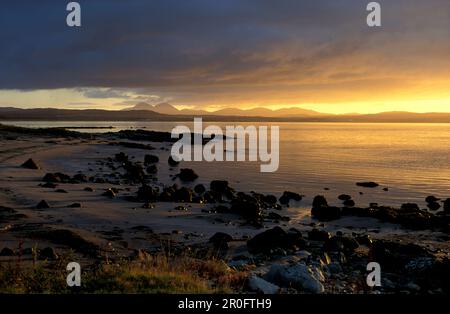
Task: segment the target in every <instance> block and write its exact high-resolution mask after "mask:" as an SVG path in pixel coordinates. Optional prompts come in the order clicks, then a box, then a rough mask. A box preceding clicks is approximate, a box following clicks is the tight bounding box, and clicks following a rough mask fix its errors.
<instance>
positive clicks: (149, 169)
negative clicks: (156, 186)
mask: <svg viewBox="0 0 450 314" xmlns="http://www.w3.org/2000/svg"><path fill="white" fill-rule="evenodd" d="M146 171H147V173H148V174H156V173H157V172H158V168H157V167H156V165H150V166H148V167H147V169H146Z"/></svg>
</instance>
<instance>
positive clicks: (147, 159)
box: [144, 155, 159, 165]
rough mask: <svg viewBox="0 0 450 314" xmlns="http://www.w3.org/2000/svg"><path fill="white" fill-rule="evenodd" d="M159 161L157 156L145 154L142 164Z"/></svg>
mask: <svg viewBox="0 0 450 314" xmlns="http://www.w3.org/2000/svg"><path fill="white" fill-rule="evenodd" d="M158 162H159V157H158V156H155V155H145V157H144V165H149V164H156V163H158Z"/></svg>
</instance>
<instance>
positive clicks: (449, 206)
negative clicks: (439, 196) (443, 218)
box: [444, 198, 450, 214]
mask: <svg viewBox="0 0 450 314" xmlns="http://www.w3.org/2000/svg"><path fill="white" fill-rule="evenodd" d="M444 213H445V214H450V198H447V199H446V200H445V201H444Z"/></svg>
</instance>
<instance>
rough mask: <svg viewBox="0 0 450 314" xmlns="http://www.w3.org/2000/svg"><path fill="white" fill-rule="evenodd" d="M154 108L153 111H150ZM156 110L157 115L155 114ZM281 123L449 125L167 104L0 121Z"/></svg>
mask: <svg viewBox="0 0 450 314" xmlns="http://www.w3.org/2000/svg"><path fill="white" fill-rule="evenodd" d="M150 109H153V110H150ZM157 111H158V112H157ZM194 117H203V119H204V120H205V121H229V122H238V121H243V122H244V121H248V122H263V121H268V122H271V121H280V122H368V123H369V122H377V123H379V122H385V123H450V113H439V112H432V113H414V112H405V111H394V112H382V113H376V114H345V115H332V114H324V113H319V112H316V111H312V110H306V109H301V108H292V109H280V110H269V109H265V108H256V109H250V110H241V109H231V108H230V109H222V110H218V111H215V112H206V111H201V110H200V111H193V110H178V109H176V108H175V107H173V106H171V105H170V104H159V105H157V106H151V105H149V104H137V105H136V106H133V107H132V108H128V109H126V110H99V109H88V110H69V109H55V108H38V109H19V108H13V107H0V122H1V121H2V120H3V121H6V120H10V121H11V120H17V121H192V120H193V119H194Z"/></svg>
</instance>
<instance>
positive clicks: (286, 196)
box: [280, 191, 303, 205]
mask: <svg viewBox="0 0 450 314" xmlns="http://www.w3.org/2000/svg"><path fill="white" fill-rule="evenodd" d="M302 198H303V197H302V196H301V195H300V194H298V193H295V192H289V191H285V192H284V193H283V195H282V196H281V197H280V203H281V204H283V205H287V204H289V201H290V200H294V201H297V202H298V201H301V200H302Z"/></svg>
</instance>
